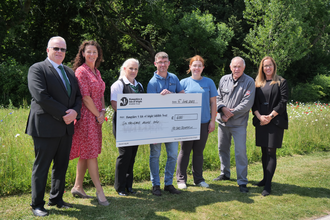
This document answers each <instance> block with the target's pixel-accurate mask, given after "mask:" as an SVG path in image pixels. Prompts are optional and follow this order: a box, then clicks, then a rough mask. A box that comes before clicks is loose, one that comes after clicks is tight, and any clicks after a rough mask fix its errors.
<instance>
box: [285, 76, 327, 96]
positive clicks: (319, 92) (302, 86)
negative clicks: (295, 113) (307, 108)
mask: <svg viewBox="0 0 330 220" xmlns="http://www.w3.org/2000/svg"><path fill="white" fill-rule="evenodd" d="M329 94H330V76H326V75H316V76H315V77H314V79H313V80H312V81H311V82H310V83H299V84H298V85H296V86H295V87H294V88H293V89H292V94H291V99H292V100H296V101H300V102H312V101H313V100H314V101H315V100H318V101H321V102H330V95H329Z"/></svg>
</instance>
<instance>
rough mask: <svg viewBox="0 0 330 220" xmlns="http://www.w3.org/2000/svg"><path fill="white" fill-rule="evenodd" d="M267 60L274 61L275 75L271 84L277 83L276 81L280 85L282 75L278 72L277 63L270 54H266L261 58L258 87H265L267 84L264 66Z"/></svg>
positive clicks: (257, 80) (256, 81)
mask: <svg viewBox="0 0 330 220" xmlns="http://www.w3.org/2000/svg"><path fill="white" fill-rule="evenodd" d="M265 60H270V61H272V63H273V65H274V72H273V76H272V82H271V83H270V85H272V84H275V83H277V84H278V85H280V83H281V80H282V77H281V76H279V75H277V74H276V72H277V65H276V62H275V60H274V59H273V58H272V57H270V56H265V57H264V58H263V59H262V60H261V62H260V65H259V71H258V75H257V77H256V80H255V84H256V87H264V86H265V85H266V75H265V73H264V68H263V67H264V61H265Z"/></svg>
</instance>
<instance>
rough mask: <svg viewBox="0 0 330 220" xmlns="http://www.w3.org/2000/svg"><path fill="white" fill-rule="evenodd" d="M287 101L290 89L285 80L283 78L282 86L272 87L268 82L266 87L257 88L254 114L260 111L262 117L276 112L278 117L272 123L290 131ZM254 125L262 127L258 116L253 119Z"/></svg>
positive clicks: (274, 85)
mask: <svg viewBox="0 0 330 220" xmlns="http://www.w3.org/2000/svg"><path fill="white" fill-rule="evenodd" d="M287 100H288V87H287V83H286V80H285V79H283V78H281V83H280V86H279V85H278V84H277V83H276V84H272V85H270V82H267V83H266V85H265V86H264V87H262V88H260V87H259V88H256V96H255V99H254V105H253V107H252V112H253V114H254V112H255V111H256V110H258V111H259V113H260V114H261V115H269V114H270V113H271V112H272V111H273V110H274V111H276V112H277V113H278V115H277V116H276V117H274V118H273V119H272V120H271V122H270V123H274V124H275V125H276V126H278V127H280V128H283V129H288V114H287V111H286V104H287ZM253 125H254V126H260V121H259V119H258V118H257V117H256V116H254V117H253Z"/></svg>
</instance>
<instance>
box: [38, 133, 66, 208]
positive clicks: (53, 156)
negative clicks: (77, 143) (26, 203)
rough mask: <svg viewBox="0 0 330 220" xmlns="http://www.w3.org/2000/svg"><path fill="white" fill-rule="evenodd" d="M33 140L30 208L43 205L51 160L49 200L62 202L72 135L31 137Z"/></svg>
mask: <svg viewBox="0 0 330 220" xmlns="http://www.w3.org/2000/svg"><path fill="white" fill-rule="evenodd" d="M32 138H33V142H34V152H35V161H34V164H33V169H32V178H31V188H32V202H31V206H32V208H37V207H43V206H44V204H45V201H44V195H45V187H46V183H47V176H48V171H49V167H50V164H51V162H52V161H53V167H52V179H51V180H52V182H51V190H50V197H49V201H51V202H52V203H55V204H57V203H61V202H63V198H62V197H63V193H64V187H65V174H66V171H67V168H68V164H69V156H70V150H71V144H72V135H65V136H63V137H56V138H40V137H32Z"/></svg>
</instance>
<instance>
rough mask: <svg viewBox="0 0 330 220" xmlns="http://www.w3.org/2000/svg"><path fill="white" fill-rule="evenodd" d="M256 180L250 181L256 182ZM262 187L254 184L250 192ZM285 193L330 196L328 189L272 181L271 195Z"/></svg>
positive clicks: (311, 196)
mask: <svg viewBox="0 0 330 220" xmlns="http://www.w3.org/2000/svg"><path fill="white" fill-rule="evenodd" d="M256 183H258V182H251V184H256ZM262 190H263V187H257V186H254V187H253V188H251V190H250V192H252V193H253V192H260V193H261V192H262ZM285 194H293V195H297V196H304V197H310V198H330V190H329V189H326V188H321V187H303V186H297V185H291V184H283V183H277V182H272V192H271V196H283V195H285Z"/></svg>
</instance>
